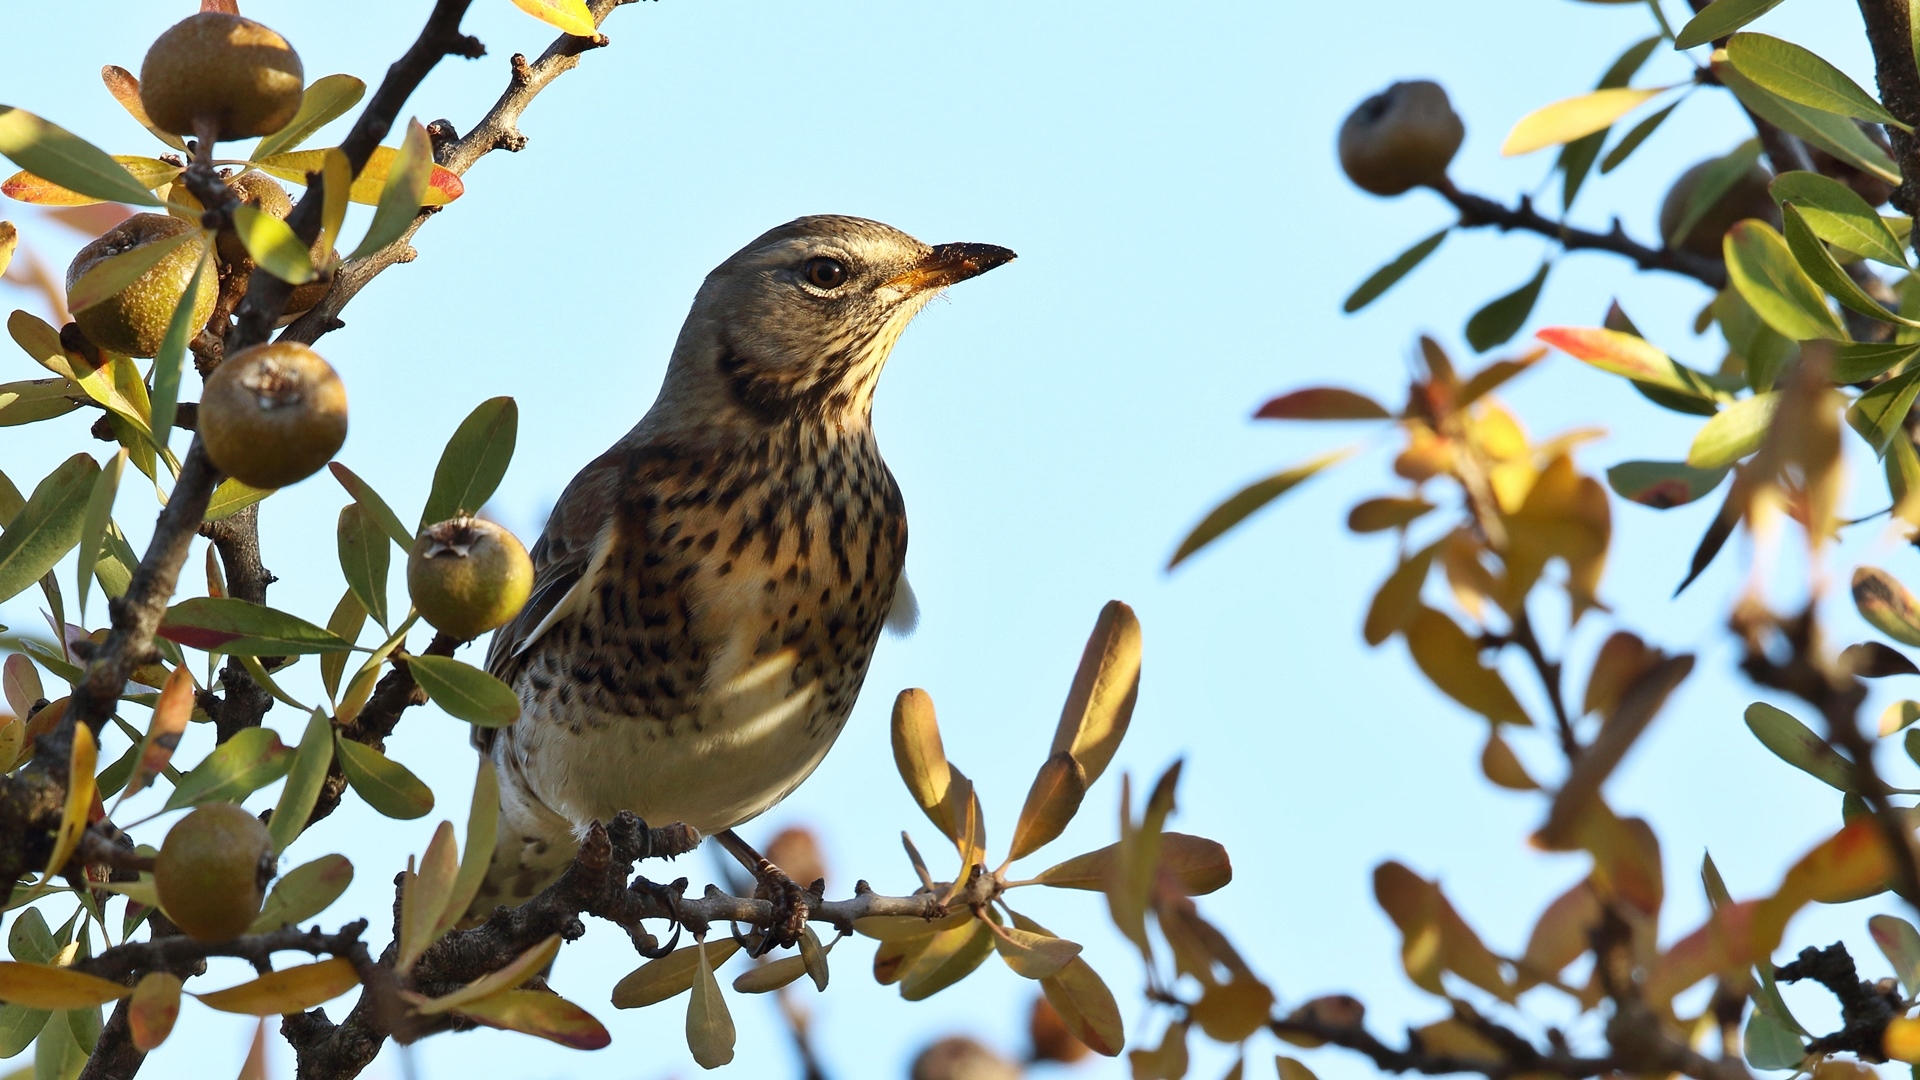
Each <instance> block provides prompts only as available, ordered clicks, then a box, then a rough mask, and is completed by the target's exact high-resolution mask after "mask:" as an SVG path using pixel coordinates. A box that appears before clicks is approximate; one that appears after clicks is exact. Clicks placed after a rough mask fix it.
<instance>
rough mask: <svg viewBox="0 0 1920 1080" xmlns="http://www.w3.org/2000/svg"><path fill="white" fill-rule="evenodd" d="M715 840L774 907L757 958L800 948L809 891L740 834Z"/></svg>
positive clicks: (756, 891) (758, 894)
mask: <svg viewBox="0 0 1920 1080" xmlns="http://www.w3.org/2000/svg"><path fill="white" fill-rule="evenodd" d="M714 839H715V840H717V841H719V842H720V846H721V847H723V848H725V849H726V850H727V853H728V854H729V855H732V856H733V857H734V858H736V859H738V860H740V865H741V866H744V867H746V868H747V872H748V873H750V874H752V875H753V880H754V881H755V882H756V883H757V886H756V887H755V889H754V891H753V894H754V896H755V897H757V898H759V899H761V900H766V901H768V902H770V903H771V904H773V918H772V919H771V920H769V922H768V925H767V935H766V937H765V938H764V939H762V940H761V942H760V948H759V949H758V950H756V951H755V952H754V955H755V956H764V955H765V954H767V953H768V952H771V951H772V950H774V949H776V948H782V947H785V946H791V945H795V944H798V943H799V941H800V932H801V931H802V930H805V929H806V927H807V915H808V914H809V907H808V904H807V896H808V894H807V891H806V890H805V889H803V888H801V886H800V884H799V883H798V882H796V881H794V880H793V879H792V878H790V877H788V876H787V874H786V871H784V870H782V869H780V868H779V867H777V866H775V865H773V863H772V861H771V860H769V859H768V858H767V857H766V856H765V855H762V854H760V853H759V852H757V851H755V850H753V847H752V845H750V844H748V843H747V842H746V841H745V840H742V839H740V834H738V833H736V832H734V831H733V830H732V829H726V830H723V831H721V832H719V833H717V834H715V835H714Z"/></svg>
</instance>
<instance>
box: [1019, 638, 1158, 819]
mask: <svg viewBox="0 0 1920 1080" xmlns="http://www.w3.org/2000/svg"><path fill="white" fill-rule="evenodd" d="M1139 695H1140V620H1139V619H1138V618H1137V617H1135V616H1134V614H1133V609H1132V608H1130V607H1128V606H1127V605H1125V604H1123V603H1121V602H1120V601H1118V600H1109V601H1107V605H1106V606H1105V607H1103V608H1101V609H1100V618H1099V619H1098V620H1097V621H1095V623H1094V624H1093V633H1092V634H1091V635H1089V636H1088V637H1087V645H1086V648H1085V649H1084V650H1083V651H1082V652H1081V654H1080V667H1079V669H1078V670H1077V671H1075V672H1074V675H1073V686H1072V687H1071V688H1070V689H1069V690H1068V691H1067V703H1066V706H1065V707H1064V708H1062V709H1061V710H1060V723H1059V725H1058V726H1057V727H1056V728H1055V729H1054V733H1053V747H1052V749H1051V753H1055V754H1058V753H1060V752H1062V751H1065V752H1067V753H1070V754H1072V755H1073V759H1074V760H1075V761H1078V762H1079V763H1080V766H1081V768H1083V769H1085V770H1086V773H1087V776H1086V783H1085V784H1084V785H1082V787H1083V788H1086V787H1092V786H1093V782H1094V781H1096V780H1098V779H1100V774H1101V773H1103V772H1105V771H1106V768H1107V763H1108V762H1110V761H1112V760H1113V754H1114V751H1116V750H1118V749H1119V748H1120V740H1121V739H1122V738H1124V737H1125V736H1126V734H1127V724H1128V722H1129V721H1131V720H1132V719H1133V703H1134V700H1135V699H1136V698H1138V697H1139ZM1042 842H1043V843H1044V841H1042ZM1034 846H1035V847H1038V846H1039V845H1038V844H1035V845H1034ZM1029 850H1031V849H1029ZM1016 857H1017V856H1016Z"/></svg>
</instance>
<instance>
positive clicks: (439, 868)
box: [394, 821, 558, 972]
mask: <svg viewBox="0 0 1920 1080" xmlns="http://www.w3.org/2000/svg"><path fill="white" fill-rule="evenodd" d="M459 873H460V863H459V856H458V855H457V854H456V849H455V847H454V842H453V823H452V822H447V821H443V822H441V823H440V827H439V828H437V829H435V830H434V831H433V839H432V840H431V841H429V842H428V843H427V851H426V854H424V855H422V856H421V857H420V869H419V872H418V873H414V874H409V875H408V876H407V878H406V882H405V884H404V885H402V886H401V889H400V945H399V955H398V956H397V957H396V958H395V960H394V969H395V970H397V971H402V972H404V971H407V970H409V969H410V968H412V967H413V962H414V961H415V960H417V959H419V958H420V954H421V953H423V952H426V951H427V946H429V945H431V944H433V942H434V929H435V928H436V927H437V926H439V925H440V915H441V913H442V912H444V911H445V910H446V909H447V898H448V897H450V896H452V895H453V882H454V879H455V878H456V877H457V876H459ZM555 947H556V948H558V945H557V944H556V946H555Z"/></svg>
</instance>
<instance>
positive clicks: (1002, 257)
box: [886, 244, 1014, 295]
mask: <svg viewBox="0 0 1920 1080" xmlns="http://www.w3.org/2000/svg"><path fill="white" fill-rule="evenodd" d="M1013 259H1014V255H1013V252H1011V251H1009V250H1007V249H1006V248H1003V247H995V246H994V245H992V244H937V245H935V246H934V249H933V251H932V252H931V253H929V254H928V255H927V257H926V258H924V259H921V260H920V262H919V263H917V264H916V265H914V266H913V267H911V268H909V269H908V270H906V271H905V272H903V273H900V274H897V275H895V276H894V278H893V279H892V280H890V281H888V282H887V285H886V287H887V288H891V289H897V290H899V291H900V292H903V293H907V294H909V295H911V294H913V293H919V292H926V291H928V290H930V289H944V288H946V287H947V286H949V285H953V284H956V283H958V282H962V281H965V280H967V279H968V278H972V277H979V276H980V275H981V274H984V273H986V272H987V271H989V270H991V269H993V268H994V267H996V266H999V265H1001V264H1003V263H1010V262H1012V261H1013Z"/></svg>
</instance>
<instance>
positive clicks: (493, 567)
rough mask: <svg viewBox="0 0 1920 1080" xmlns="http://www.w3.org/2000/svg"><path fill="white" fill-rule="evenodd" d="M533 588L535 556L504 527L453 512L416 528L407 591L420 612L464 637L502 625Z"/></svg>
mask: <svg viewBox="0 0 1920 1080" xmlns="http://www.w3.org/2000/svg"><path fill="white" fill-rule="evenodd" d="M532 592H533V560H531V559H529V558H527V549H526V548H523V547H521V546H520V541H519V540H517V539H515V538H514V535H513V534H512V533H510V532H508V531H507V530H505V529H503V528H501V527H500V526H498V525H495V524H494V523H493V522H491V521H482V520H480V519H479V518H470V517H457V518H453V519H451V520H448V521H443V522H441V523H440V524H438V525H435V526H433V527H431V528H429V529H426V530H424V531H422V532H421V533H420V537H419V539H417V540H415V541H414V542H413V552H412V553H411V554H410V555H408V556H407V593H408V594H409V595H410V596H412V597H413V606H414V608H415V610H417V611H419V612H420V617H421V618H423V619H425V620H427V621H428V622H430V623H432V624H433V626H434V628H435V629H437V630H440V631H443V632H445V633H448V634H451V635H453V636H454V637H457V638H460V639H462V640H467V639H471V638H477V637H479V636H480V635H481V634H484V633H486V632H487V631H489V630H493V629H496V628H498V627H501V626H505V625H506V623H507V620H509V619H511V618H513V617H514V616H515V615H518V614H519V613H520V609H521V607H523V606H524V605H525V604H526V602H527V596H528V595H529V594H531V593H532Z"/></svg>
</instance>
